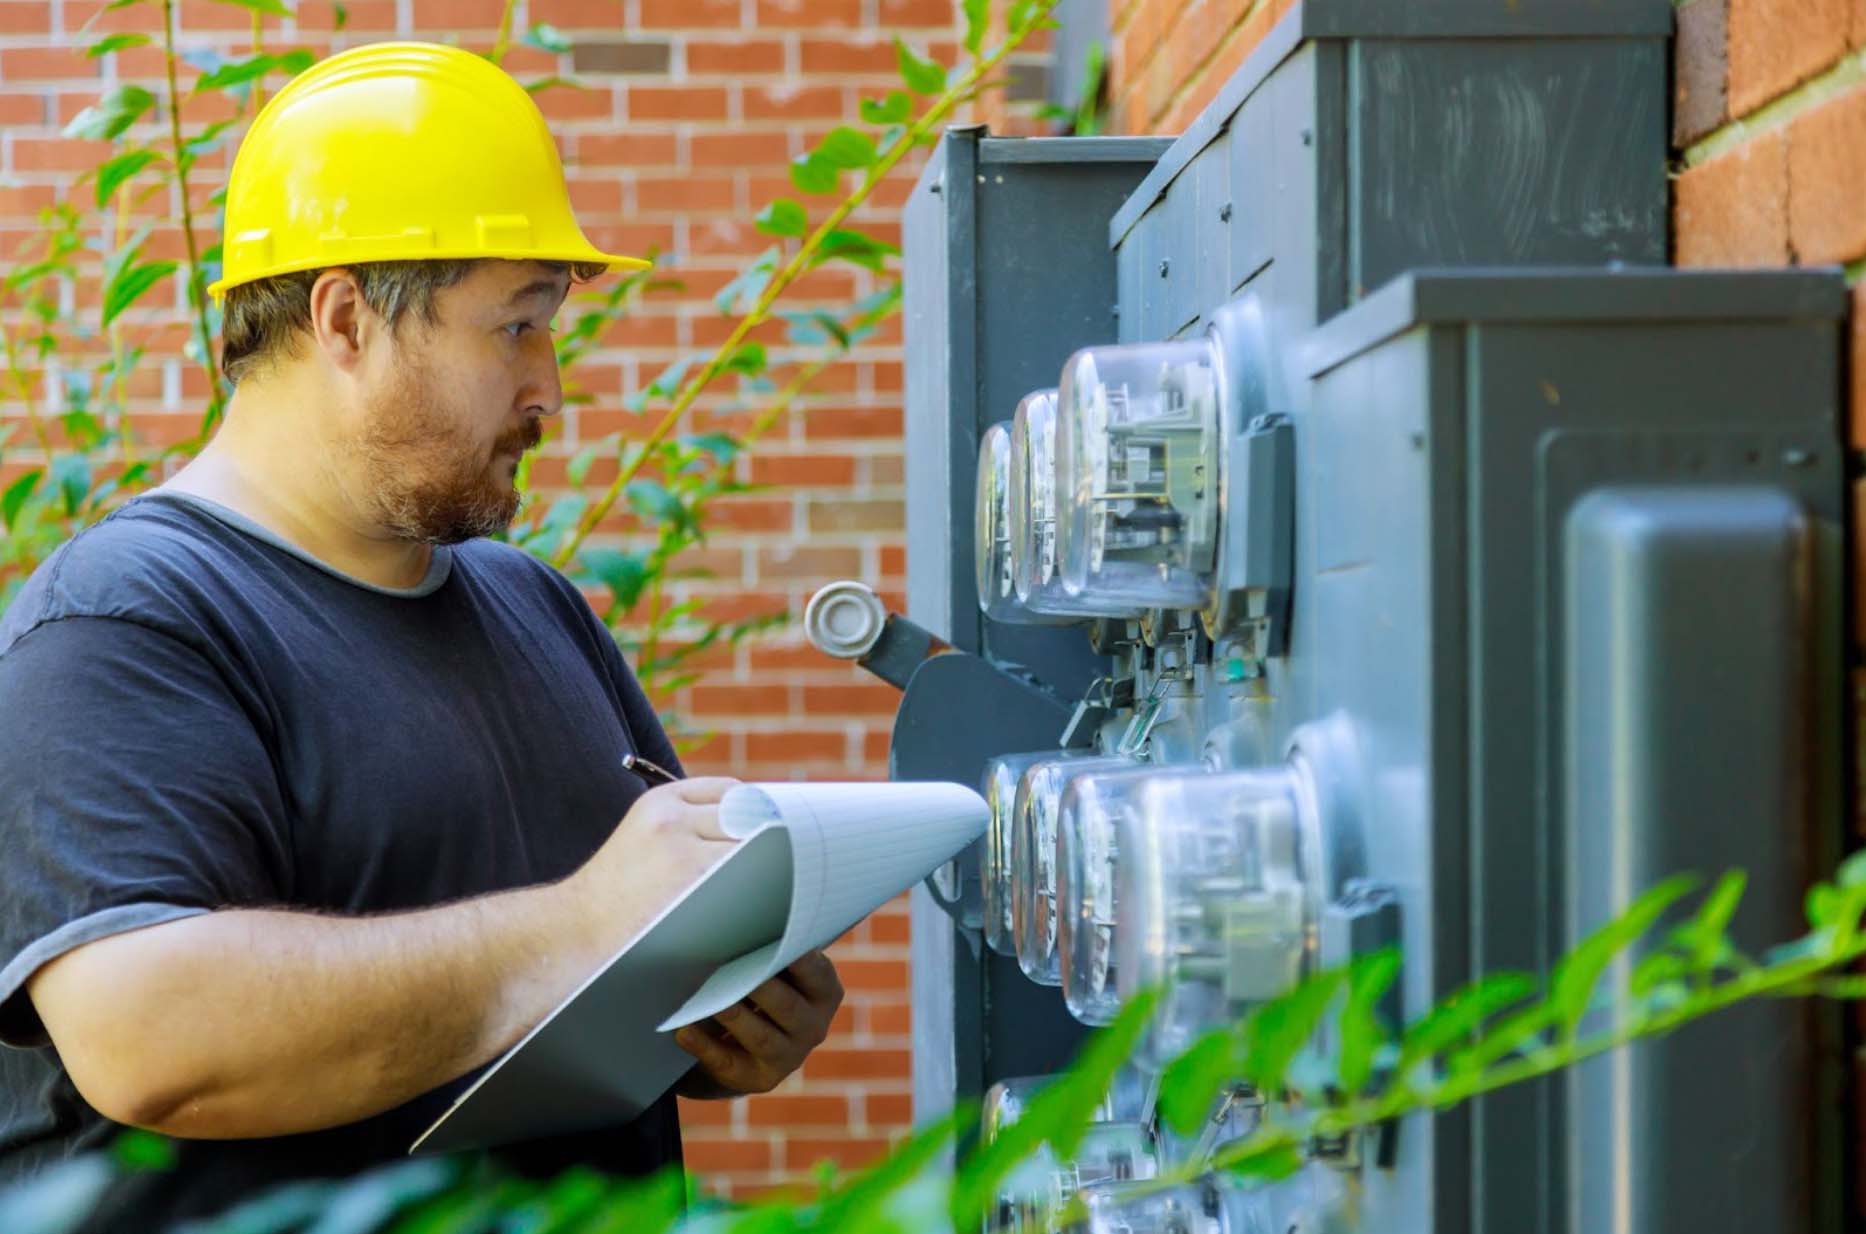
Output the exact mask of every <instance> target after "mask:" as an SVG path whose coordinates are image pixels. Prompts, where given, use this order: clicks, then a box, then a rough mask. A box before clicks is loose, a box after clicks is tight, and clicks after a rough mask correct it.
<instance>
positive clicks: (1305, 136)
mask: <svg viewBox="0 0 1866 1234" xmlns="http://www.w3.org/2000/svg"><path fill="white" fill-rule="evenodd" d="M1302 144H1303V145H1305V146H1313V145H1314V144H1315V134H1314V133H1313V132H1312V131H1311V130H1309V129H1304V130H1302Z"/></svg>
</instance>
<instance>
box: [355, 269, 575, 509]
mask: <svg viewBox="0 0 1866 1234" xmlns="http://www.w3.org/2000/svg"><path fill="white" fill-rule="evenodd" d="M568 288H569V276H568V275H567V274H565V273H563V272H561V271H553V270H552V269H551V268H550V267H548V266H545V265H542V264H540V263H537V262H518V261H484V262H481V263H480V264H479V265H477V266H475V267H474V268H473V269H472V270H471V271H470V272H469V273H468V274H467V276H466V277H465V278H463V279H462V280H461V281H460V282H458V283H456V284H454V285H453V286H452V287H448V288H445V289H443V290H442V291H440V292H439V293H437V294H436V296H435V300H434V310H435V313H434V316H435V320H434V321H433V322H432V323H429V322H427V321H425V320H423V319H422V317H421V315H420V314H418V313H414V312H410V313H408V314H406V315H405V316H404V317H403V318H402V320H401V322H400V324H399V326H398V328H397V330H396V332H395V336H394V338H393V339H392V340H390V346H389V347H387V348H386V349H385V350H384V354H383V356H382V358H381V362H380V363H374V364H371V365H370V366H369V378H368V380H366V381H365V383H364V385H363V390H364V396H363V402H364V405H363V406H362V407H360V408H359V409H358V411H359V413H360V427H359V428H358V430H357V431H356V432H355V433H354V434H353V435H352V436H351V437H350V438H349V439H348V440H346V441H344V442H343V443H341V447H342V449H343V450H344V451H345V452H346V453H348V454H349V455H350V460H349V461H350V462H351V463H353V464H354V466H355V468H356V471H357V473H358V475H359V477H360V481H361V483H362V485H363V488H362V491H361V493H360V494H359V496H360V498H361V499H362V501H363V502H364V503H365V505H366V512H367V513H368V514H369V515H370V517H371V518H372V521H374V522H375V523H377V524H378V525H380V526H381V527H382V528H383V529H385V530H387V531H389V532H391V533H393V534H395V535H398V536H401V537H403V538H406V539H410V540H421V541H426V542H428V543H433V544H457V543H459V542H460V541H462V540H469V539H472V538H474V537H476V536H488V535H492V534H495V533H497V532H500V531H504V530H505V529H506V528H507V527H509V526H510V525H511V523H512V520H513V518H515V517H516V516H517V514H518V510H519V507H520V505H521V498H520V495H519V492H518V489H517V487H516V485H515V483H514V480H515V477H516V474H517V471H518V463H519V458H520V456H521V455H522V454H523V453H524V452H525V451H527V450H530V449H531V448H532V447H534V446H536V445H537V444H538V440H539V438H540V437H541V436H542V434H543V426H542V424H541V421H542V418H543V417H545V416H549V415H555V414H557V412H558V411H560V410H561V409H562V407H563V388H562V386H561V385H560V384H559V381H558V372H557V353H556V350H555V348H554V347H553V345H552V340H551V328H550V327H551V318H552V315H553V314H555V313H556V311H557V309H558V306H559V305H561V304H562V303H563V300H564V295H565V293H566V291H567V290H568Z"/></svg>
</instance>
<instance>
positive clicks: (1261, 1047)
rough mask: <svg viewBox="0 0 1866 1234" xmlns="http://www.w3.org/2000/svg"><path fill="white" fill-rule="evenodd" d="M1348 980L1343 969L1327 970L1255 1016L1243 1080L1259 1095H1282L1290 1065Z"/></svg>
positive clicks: (1248, 1036)
mask: <svg viewBox="0 0 1866 1234" xmlns="http://www.w3.org/2000/svg"><path fill="white" fill-rule="evenodd" d="M1346 979H1347V972H1346V971H1345V970H1343V969H1338V968H1337V969H1328V970H1325V971H1323V972H1320V973H1317V974H1315V975H1314V976H1313V977H1309V978H1306V979H1305V980H1304V981H1303V982H1302V984H1301V985H1298V986H1297V987H1296V988H1295V989H1293V990H1291V991H1289V992H1288V993H1287V994H1281V995H1278V996H1277V997H1276V998H1273V999H1271V1000H1270V1001H1269V1002H1267V1003H1264V1004H1263V1005H1262V1006H1260V1007H1258V1008H1257V1010H1256V1011H1255V1012H1254V1013H1252V1015H1251V1017H1250V1021H1249V1023H1248V1024H1246V1026H1245V1029H1244V1034H1245V1047H1244V1076H1245V1078H1246V1079H1248V1080H1250V1082H1251V1083H1252V1084H1254V1085H1256V1086H1257V1091H1258V1092H1260V1093H1263V1094H1265V1095H1266V1096H1269V1095H1274V1094H1276V1093H1278V1092H1280V1091H1282V1089H1283V1086H1284V1076H1285V1074H1286V1073H1287V1072H1288V1070H1289V1064H1290V1063H1291V1061H1293V1060H1294V1059H1295V1057H1296V1053H1297V1051H1299V1050H1301V1049H1302V1047H1303V1046H1304V1045H1305V1044H1307V1043H1308V1040H1309V1038H1310V1037H1312V1036H1314V1034H1315V1030H1316V1028H1317V1026H1319V1025H1320V1024H1321V1022H1322V1013H1323V1012H1324V1011H1326V1010H1328V1004H1329V1003H1330V1002H1331V1001H1332V1000H1333V999H1334V997H1335V991H1336V990H1338V989H1340V988H1341V984H1342V982H1343V981H1345V980H1346Z"/></svg>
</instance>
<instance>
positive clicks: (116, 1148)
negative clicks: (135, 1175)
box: [110, 1129, 176, 1170]
mask: <svg viewBox="0 0 1866 1234" xmlns="http://www.w3.org/2000/svg"><path fill="white" fill-rule="evenodd" d="M110 1155H111V1156H112V1157H115V1158H116V1162H117V1164H118V1165H119V1166H122V1167H123V1168H124V1169H128V1170H167V1169H172V1168H174V1165H175V1159H176V1153H175V1143H174V1141H172V1140H170V1139H168V1138H167V1137H166V1136H159V1135H157V1134H155V1133H154V1132H153V1131H143V1130H140V1129H135V1130H130V1131H125V1132H124V1133H123V1134H122V1135H119V1136H118V1137H117V1138H116V1140H115V1141H114V1142H113V1143H112V1144H111V1145H110Z"/></svg>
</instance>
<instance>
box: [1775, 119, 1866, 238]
mask: <svg viewBox="0 0 1866 1234" xmlns="http://www.w3.org/2000/svg"><path fill="white" fill-rule="evenodd" d="M1788 208H1789V211H1788V237H1789V246H1790V247H1791V248H1792V249H1793V250H1794V252H1795V256H1796V257H1797V258H1798V259H1799V260H1800V261H1801V262H1803V263H1804V264H1809V265H1812V264H1816V263H1820V262H1830V261H1851V260H1852V259H1853V258H1855V257H1859V256H1861V255H1866V86H1862V87H1857V88H1855V89H1853V90H1851V91H1849V92H1848V93H1846V94H1843V95H1841V96H1840V97H1839V98H1836V99H1833V100H1831V101H1829V102H1827V103H1823V104H1822V105H1821V106H1819V107H1817V108H1815V109H1814V110H1813V111H1810V112H1807V113H1806V114H1804V115H1801V116H1798V117H1796V119H1795V122H1794V123H1793V124H1792V125H1790V126H1789V130H1788Z"/></svg>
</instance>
